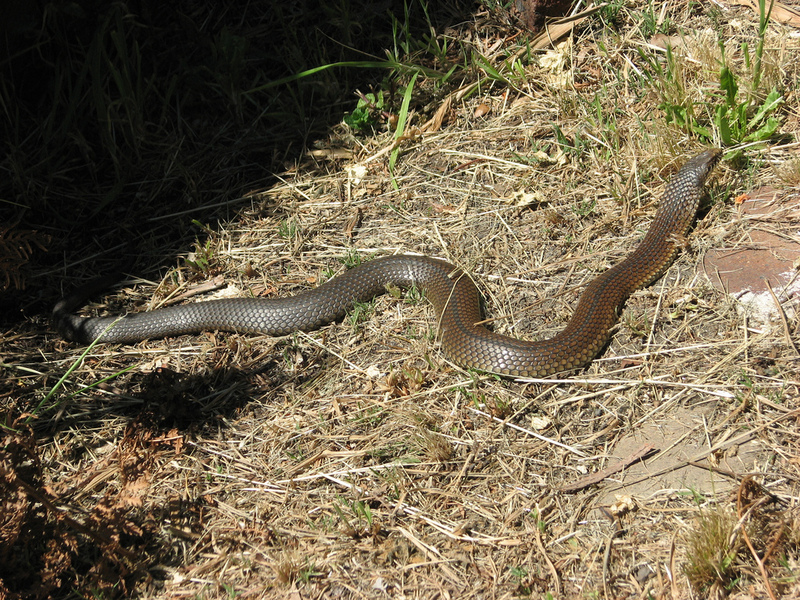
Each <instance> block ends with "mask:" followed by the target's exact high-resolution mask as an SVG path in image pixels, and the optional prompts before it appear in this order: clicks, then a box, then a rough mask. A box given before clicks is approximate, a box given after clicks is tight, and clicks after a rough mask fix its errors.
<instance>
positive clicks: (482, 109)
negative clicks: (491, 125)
mask: <svg viewBox="0 0 800 600" xmlns="http://www.w3.org/2000/svg"><path fill="white" fill-rule="evenodd" d="M491 110H492V109H491V107H490V106H488V105H486V104H483V103H481V104H479V105H478V108H476V109H475V112H474V113H473V116H474V117H475V118H476V119H477V118H478V117H485V116H486V115H488V114H489V111H491Z"/></svg>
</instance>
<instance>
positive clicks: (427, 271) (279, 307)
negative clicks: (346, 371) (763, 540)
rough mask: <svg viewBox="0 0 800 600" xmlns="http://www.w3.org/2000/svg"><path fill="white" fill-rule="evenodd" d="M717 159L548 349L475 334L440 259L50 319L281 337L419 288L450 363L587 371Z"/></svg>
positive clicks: (74, 331) (662, 259) (101, 331)
mask: <svg viewBox="0 0 800 600" xmlns="http://www.w3.org/2000/svg"><path fill="white" fill-rule="evenodd" d="M720 156H721V153H720V151H719V150H716V149H712V150H707V151H705V152H703V153H702V154H699V155H698V156H695V157H694V158H692V159H691V160H689V161H688V162H686V164H684V165H683V167H681V169H680V170H679V171H678V172H677V173H676V174H675V176H674V177H673V178H672V180H671V181H670V182H669V184H668V185H667V189H666V192H665V194H664V198H663V200H662V201H661V205H660V207H659V209H658V212H657V214H656V216H655V219H654V220H653V222H652V224H651V225H650V229H649V230H648V231H647V235H646V236H645V237H644V239H643V240H642V242H641V243H640V244H639V246H638V247H637V248H636V250H634V251H633V253H632V254H631V255H630V256H628V257H627V258H626V259H625V260H623V261H622V262H620V263H619V264H617V265H616V266H614V267H612V268H611V269H609V270H608V271H606V272H605V273H603V274H602V275H599V276H598V277H597V278H595V279H594V280H592V281H591V283H589V285H588V286H586V290H585V291H584V292H583V294H582V295H581V297H580V300H579V301H578V306H577V307H576V308H575V313H574V314H573V315H572V319H571V320H570V321H569V323H568V324H567V326H566V328H565V329H564V330H563V331H561V332H560V333H559V334H557V335H555V336H554V337H552V338H550V339H549V340H542V341H538V342H527V341H523V340H518V339H515V338H511V337H507V336H504V335H500V334H497V333H494V332H492V331H489V330H488V329H486V328H485V327H483V326H481V325H475V323H478V322H480V321H481V320H482V315H481V307H480V296H479V294H478V289H477V288H476V287H475V284H474V283H473V282H472V280H471V279H470V278H469V277H468V276H465V275H464V274H463V273H462V272H461V271H460V270H459V269H458V268H457V267H455V266H453V265H451V264H449V263H447V262H444V261H442V260H437V259H434V258H428V257H425V256H407V255H397V256H387V257H384V258H379V259H376V260H373V261H370V262H368V263H365V264H363V265H361V266H359V267H356V268H354V269H351V270H349V271H347V272H345V273H344V274H343V275H341V276H339V277H337V278H335V279H333V280H331V281H328V282H327V283H325V284H323V285H321V286H319V287H317V288H315V289H312V290H308V291H305V292H302V293H300V294H298V295H296V296H292V297H290V298H280V299H264V298H232V299H226V300H211V301H208V302H195V303H193V304H187V305H181V306H171V307H168V308H161V309H157V310H154V311H151V312H145V313H135V314H129V315H126V316H124V317H121V318H119V317H79V316H76V315H73V314H70V311H71V309H72V308H73V307H74V305H75V303H76V302H75V300H70V299H67V300H63V301H61V302H59V303H58V304H57V305H56V307H55V309H54V310H53V318H54V321H55V323H56V325H57V327H58V329H59V331H60V332H61V333H62V334H63V335H64V336H65V337H66V338H68V339H71V340H75V341H78V342H83V343H90V342H92V341H94V340H95V339H97V340H98V341H101V342H124V343H130V342H138V341H141V340H145V339H149V338H156V337H165V336H174V335H182V334H186V333H196V332H199V331H202V330H224V331H235V332H245V333H265V334H270V335H285V334H288V333H291V332H293V331H297V330H303V331H309V330H312V329H317V328H318V327H320V326H322V325H324V324H325V323H329V322H331V321H335V320H337V319H340V318H342V317H343V316H344V314H345V311H347V309H348V308H350V307H351V306H352V305H353V303H354V302H364V301H367V300H369V299H371V298H373V297H374V296H377V295H379V294H382V293H384V292H385V291H386V287H387V285H395V286H400V287H410V286H416V287H417V288H419V289H421V290H424V293H425V295H426V297H427V298H428V299H429V300H430V301H431V303H432V304H433V306H434V308H435V309H436V314H437V315H438V317H439V329H440V333H441V340H442V348H443V350H444V353H445V354H446V355H447V356H448V357H450V358H451V359H452V360H453V361H454V362H456V363H458V364H459V365H461V366H462V367H467V368H474V369H480V370H483V371H489V372H492V373H498V374H501V375H509V376H517V377H543V376H545V375H551V374H553V373H558V372H561V371H567V370H569V369H575V368H578V367H582V366H584V365H586V364H587V363H589V362H590V361H591V360H592V359H593V358H594V357H595V356H596V355H597V353H598V352H600V350H601V349H602V348H603V346H604V345H605V343H606V342H607V341H608V339H609V336H610V330H611V328H612V327H613V326H614V324H615V323H616V322H617V319H618V315H619V312H620V310H621V309H622V306H623V305H624V304H625V301H626V300H627V299H628V297H629V296H630V295H631V294H632V293H633V292H634V291H635V290H637V289H639V288H640V287H643V286H645V285H648V284H650V283H652V282H653V281H655V280H656V279H657V278H658V277H660V276H661V274H663V273H664V271H665V270H666V269H667V267H669V265H670V264H672V261H673V259H674V258H675V255H676V254H677V252H678V250H679V248H680V243H681V239H682V238H683V237H684V236H685V235H686V233H687V232H688V231H689V227H690V226H691V224H692V221H693V220H694V218H695V214H696V212H697V208H698V205H699V202H700V196H701V194H702V191H703V185H704V184H705V181H706V178H707V177H708V175H709V173H711V171H712V170H713V169H714V166H715V165H716V164H717V162H718V161H719V159H720Z"/></svg>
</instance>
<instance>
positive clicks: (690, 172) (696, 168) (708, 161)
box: [678, 148, 722, 186]
mask: <svg viewBox="0 0 800 600" xmlns="http://www.w3.org/2000/svg"><path fill="white" fill-rule="evenodd" d="M720 158H722V150H720V149H719V148H710V149H709V150H706V151H705V152H702V153H701V154H698V155H697V156H695V157H693V158H690V159H689V160H687V161H686V162H685V163H684V165H683V166H682V167H681V168H680V171H678V174H679V176H684V177H685V176H693V177H695V178H696V182H697V185H698V186H702V185H703V184H704V183H705V182H706V179H707V178H708V176H709V175H710V174H711V171H713V170H714V167H716V166H717V163H718V162H719V159H720Z"/></svg>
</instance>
